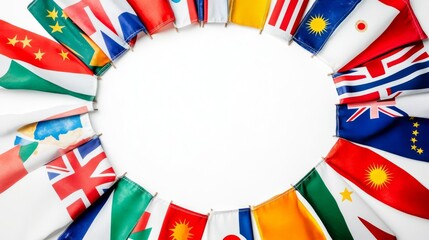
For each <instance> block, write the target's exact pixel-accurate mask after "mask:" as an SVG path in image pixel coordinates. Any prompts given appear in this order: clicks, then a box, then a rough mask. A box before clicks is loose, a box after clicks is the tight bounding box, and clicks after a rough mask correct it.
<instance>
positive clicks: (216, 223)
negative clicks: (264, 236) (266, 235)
mask: <svg viewBox="0 0 429 240" xmlns="http://www.w3.org/2000/svg"><path fill="white" fill-rule="evenodd" d="M204 235H205V236H206V237H207V239H208V240H218V239H226V240H228V239H244V240H253V239H254V238H253V228H252V217H251V211H250V209H249V208H244V209H238V210H232V211H216V212H211V213H210V215H209V219H208V221H207V227H206V232H205V233H204Z"/></svg>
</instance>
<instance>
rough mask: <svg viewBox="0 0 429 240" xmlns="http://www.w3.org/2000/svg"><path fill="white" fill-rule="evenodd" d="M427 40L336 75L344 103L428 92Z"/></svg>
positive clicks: (336, 85) (428, 58)
mask: <svg viewBox="0 0 429 240" xmlns="http://www.w3.org/2000/svg"><path fill="white" fill-rule="evenodd" d="M427 44H428V41H425V42H424V43H422V42H419V43H417V44H414V45H411V46H406V47H403V48H400V49H397V50H394V51H392V52H390V53H388V54H386V55H384V56H381V57H379V58H376V59H374V60H371V61H369V62H367V63H365V64H364V65H363V66H361V67H358V68H354V69H351V70H349V71H347V72H342V73H336V74H334V75H333V79H334V83H335V87H336V89H337V92H338V95H339V96H340V102H341V103H352V102H366V101H374V100H384V99H389V98H392V97H394V96H397V95H399V94H400V96H404V95H409V94H416V93H421V92H427V91H429V82H428V81H427V78H428V77H429V54H428V46H427Z"/></svg>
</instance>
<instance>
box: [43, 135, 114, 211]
mask: <svg viewBox="0 0 429 240" xmlns="http://www.w3.org/2000/svg"><path fill="white" fill-rule="evenodd" d="M46 170H47V173H48V177H49V180H50V182H51V184H52V187H53V188H54V190H55V192H56V193H57V194H58V196H59V197H60V199H61V200H62V201H63V203H64V204H65V205H66V206H67V211H68V212H69V214H70V217H71V218H72V219H76V217H77V216H79V214H80V213H82V212H83V211H84V210H85V209H86V208H88V207H89V206H90V205H91V204H92V203H94V202H95V201H96V200H97V199H98V198H99V197H100V196H101V195H102V194H103V193H104V192H105V191H106V190H107V189H109V188H110V187H111V186H112V185H113V184H114V182H115V180H116V174H115V171H114V170H113V168H112V166H111V164H110V163H109V161H108V160H107V157H106V154H105V152H104V150H103V148H102V146H101V142H100V139H99V138H95V139H93V140H91V141H89V142H87V143H86V144H84V145H82V146H80V147H78V148H75V149H74V150H73V151H71V152H68V153H67V154H65V155H63V156H61V157H59V158H57V159H56V160H54V161H52V162H51V163H49V164H47V165H46Z"/></svg>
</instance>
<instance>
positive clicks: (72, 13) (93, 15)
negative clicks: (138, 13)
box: [54, 0, 134, 61]
mask: <svg viewBox="0 0 429 240" xmlns="http://www.w3.org/2000/svg"><path fill="white" fill-rule="evenodd" d="M54 1H55V3H56V4H58V5H59V6H60V7H61V8H62V9H63V11H64V12H65V13H66V15H67V16H68V17H69V18H70V19H71V20H72V21H73V22H74V23H75V24H76V25H77V26H78V27H79V28H80V29H82V31H83V32H84V33H85V34H87V35H88V36H89V37H90V38H91V39H92V40H93V41H94V42H95V43H96V44H97V45H98V46H99V47H100V48H101V49H102V50H103V52H104V53H105V54H106V55H107V56H108V57H109V59H110V60H112V61H113V60H116V59H117V58H119V57H120V56H121V55H122V54H124V53H125V52H126V51H127V50H128V49H129V47H130V46H129V45H128V43H127V42H126V41H125V40H124V39H122V38H121V37H119V35H118V34H117V33H115V32H114V31H113V30H111V29H113V28H114V27H113V26H112V25H113V24H112V25H111V24H108V25H105V23H109V22H110V20H109V16H108V15H107V13H106V12H105V9H104V8H103V5H101V2H100V1H98V0H92V1H89V0H78V1H74V0H73V1H70V0H54ZM103 2H109V1H103ZM118 2H120V1H118ZM111 6H112V4H111V3H110V7H111ZM115 13H117V11H115ZM112 14H114V13H113V12H112ZM99 17H100V18H99ZM118 21H119V18H118V20H117V21H116V22H118ZM124 21H126V20H123V22H124ZM110 23H111V22H110ZM118 24H119V23H116V26H118ZM109 25H110V28H109ZM119 25H120V24H119ZM133 26H134V25H133ZM128 40H129V39H128Z"/></svg>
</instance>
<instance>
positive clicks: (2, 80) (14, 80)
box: [0, 60, 95, 101]
mask: <svg viewBox="0 0 429 240" xmlns="http://www.w3.org/2000/svg"><path fill="white" fill-rule="evenodd" d="M0 87H3V88H6V89H25V90H35V91H42V92H51V93H60V94H68V95H70V96H74V97H77V98H81V99H84V100H88V101H93V100H94V98H95V97H94V96H90V95H86V94H81V93H76V92H73V91H70V90H67V89H65V88H62V87H60V86H58V85H56V84H53V83H51V82H49V81H46V80H45V79H43V78H41V77H39V76H38V75H36V74H35V73H33V72H31V71H30V70H28V69H27V68H25V67H23V66H21V65H20V64H19V63H17V62H15V61H13V60H12V61H11V63H10V67H9V70H8V71H7V73H6V74H5V75H3V76H2V77H0Z"/></svg>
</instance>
